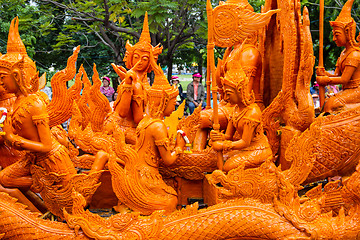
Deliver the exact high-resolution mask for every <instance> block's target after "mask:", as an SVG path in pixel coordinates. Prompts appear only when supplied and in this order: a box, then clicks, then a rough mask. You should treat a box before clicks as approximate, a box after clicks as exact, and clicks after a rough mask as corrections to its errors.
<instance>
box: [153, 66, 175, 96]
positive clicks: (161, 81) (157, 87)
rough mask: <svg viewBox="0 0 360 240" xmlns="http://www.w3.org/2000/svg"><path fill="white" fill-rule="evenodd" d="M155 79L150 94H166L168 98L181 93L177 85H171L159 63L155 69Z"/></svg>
mask: <svg viewBox="0 0 360 240" xmlns="http://www.w3.org/2000/svg"><path fill="white" fill-rule="evenodd" d="M154 72H155V79H154V83H153V85H152V86H151V88H150V89H149V90H148V92H149V95H150V96H159V97H161V96H162V95H164V94H166V95H167V96H168V98H169V99H170V98H172V97H176V96H177V95H178V94H179V90H178V89H177V87H176V86H171V85H170V84H169V81H168V80H167V79H166V76H165V75H164V72H163V71H162V69H161V67H160V66H159V65H158V66H157V69H156V70H154Z"/></svg>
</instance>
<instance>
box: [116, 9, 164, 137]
mask: <svg viewBox="0 0 360 240" xmlns="http://www.w3.org/2000/svg"><path fill="white" fill-rule="evenodd" d="M161 51H162V47H160V46H159V45H158V46H156V47H153V46H151V38H150V32H149V26H148V15H147V13H146V14H145V18H144V25H143V31H142V33H141V37H140V39H139V42H138V43H136V44H135V45H134V46H132V45H131V44H130V43H129V42H127V43H126V53H125V57H124V62H125V63H126V67H127V68H128V69H130V70H129V71H127V70H126V69H125V68H124V67H121V66H116V65H115V64H112V66H113V68H114V70H115V71H116V73H117V74H118V75H119V77H120V78H121V79H123V80H122V82H121V84H120V85H119V87H118V90H117V92H118V97H117V99H116V101H115V103H114V112H115V113H116V114H117V115H118V116H119V117H120V119H118V121H117V122H118V124H119V126H120V127H121V128H122V129H123V130H124V131H125V138H126V143H131V144H135V128H136V126H137V124H138V123H139V122H140V121H141V119H143V117H144V112H145V105H146V89H149V88H150V84H149V82H148V80H147V73H149V72H151V71H152V68H151V66H150V60H149V56H150V52H152V54H153V56H154V57H155V59H156V60H157V58H158V56H159V54H160V53H161Z"/></svg>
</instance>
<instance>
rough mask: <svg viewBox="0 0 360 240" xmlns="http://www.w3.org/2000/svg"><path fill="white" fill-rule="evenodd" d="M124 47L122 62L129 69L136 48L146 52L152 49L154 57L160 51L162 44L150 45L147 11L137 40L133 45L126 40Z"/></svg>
mask: <svg viewBox="0 0 360 240" xmlns="http://www.w3.org/2000/svg"><path fill="white" fill-rule="evenodd" d="M125 48H126V53H125V57H124V62H125V63H126V67H127V68H129V69H130V68H132V67H133V63H132V59H131V58H132V55H133V53H134V51H135V50H136V49H139V50H141V51H146V52H150V51H152V52H153V55H154V57H155V58H156V59H157V57H158V56H159V55H160V53H161V52H162V49H163V48H162V46H160V44H159V45H157V46H156V47H153V46H152V45H151V37H150V31H149V22H148V13H147V12H146V13H145V17H144V23H143V30H142V32H141V35H140V38H139V42H137V43H136V44H135V45H134V46H133V45H131V44H130V42H129V41H127V42H126V45H125Z"/></svg>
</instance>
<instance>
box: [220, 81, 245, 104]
mask: <svg viewBox="0 0 360 240" xmlns="http://www.w3.org/2000/svg"><path fill="white" fill-rule="evenodd" d="M224 91H225V94H224V100H225V101H227V102H229V103H231V104H240V103H242V101H241V94H240V93H239V92H238V91H237V90H236V89H235V88H234V87H232V86H229V85H227V84H225V85H224Z"/></svg>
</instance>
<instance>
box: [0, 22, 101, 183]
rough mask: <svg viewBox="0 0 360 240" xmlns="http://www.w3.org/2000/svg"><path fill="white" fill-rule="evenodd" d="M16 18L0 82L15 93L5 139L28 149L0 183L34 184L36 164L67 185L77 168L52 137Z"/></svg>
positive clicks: (0, 63) (2, 175)
mask: <svg viewBox="0 0 360 240" xmlns="http://www.w3.org/2000/svg"><path fill="white" fill-rule="evenodd" d="M14 20H15V19H14ZM14 20H13V21H12V23H11V27H10V31H9V43H8V53H7V54H5V55H3V56H1V58H0V79H1V81H0V82H1V84H2V86H3V87H4V88H5V90H6V91H7V92H9V93H14V94H15V96H16V100H15V103H14V106H13V109H12V111H11V112H10V113H9V114H8V118H7V119H6V122H5V124H4V130H5V133H6V134H5V142H6V143H7V144H8V145H9V146H11V147H14V148H16V149H19V150H26V155H25V157H24V158H23V159H21V160H20V161H18V162H16V163H14V164H13V165H11V166H9V167H7V168H5V169H4V170H2V171H1V172H0V182H1V184H3V185H4V186H7V187H30V186H31V185H32V183H33V181H32V178H31V173H30V168H31V166H32V165H37V166H39V167H41V168H43V169H45V171H46V172H48V173H50V172H55V173H57V174H63V178H62V180H63V181H62V182H60V183H59V184H66V183H67V181H69V179H70V178H71V176H73V175H75V174H76V170H75V168H74V166H73V164H72V162H71V160H70V157H69V155H68V151H67V150H66V148H65V147H64V146H62V145H61V144H60V143H58V142H57V141H56V140H55V139H54V138H53V137H52V136H51V132H50V128H49V116H48V113H47V109H46V103H45V101H44V98H43V96H42V95H41V94H40V93H39V91H38V85H39V83H38V77H37V75H38V73H37V72H36V67H35V63H34V62H33V61H32V60H31V59H30V58H29V57H28V56H27V53H26V49H25V46H24V44H23V43H22V41H21V39H20V35H19V33H18V22H16V23H14ZM98 161H99V160H98ZM101 161H104V159H102V160H101ZM96 164H98V165H97V167H94V169H92V171H96V170H98V169H97V168H100V169H102V167H103V166H104V164H105V162H97V163H96ZM96 164H94V166H95V165H96Z"/></svg>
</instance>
